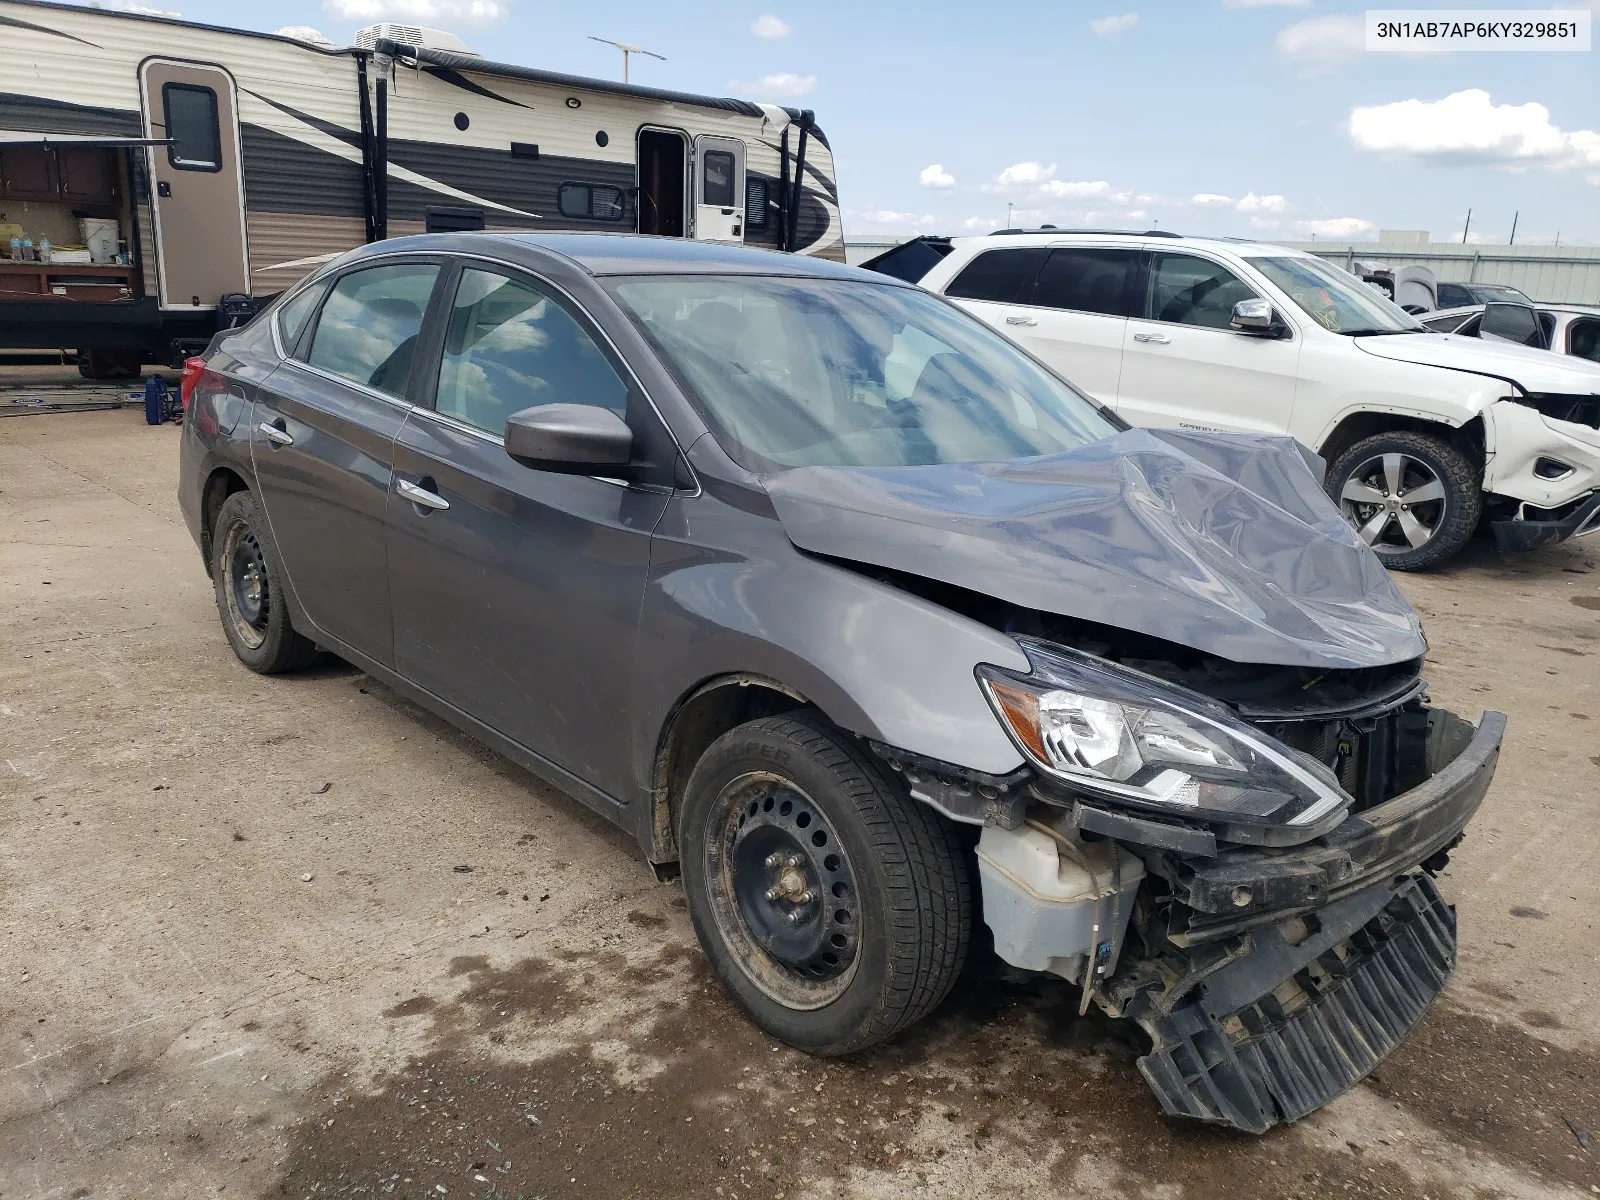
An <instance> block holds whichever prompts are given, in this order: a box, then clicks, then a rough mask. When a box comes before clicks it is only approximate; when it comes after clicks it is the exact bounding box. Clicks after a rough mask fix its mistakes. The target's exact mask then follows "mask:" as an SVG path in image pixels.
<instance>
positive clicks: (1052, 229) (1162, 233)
mask: <svg viewBox="0 0 1600 1200" xmlns="http://www.w3.org/2000/svg"><path fill="white" fill-rule="evenodd" d="M1017 233H1120V234H1123V235H1124V236H1126V237H1161V238H1181V237H1183V236H1184V235H1183V234H1181V233H1173V232H1172V230H1170V229H1060V228H1057V227H1056V226H1054V225H1040V226H1039V227H1038V228H1036V229H996V230H995V231H994V232H993V233H991V234H990V235H989V236H990V237H1004V236H1006V235H1007V234H1017Z"/></svg>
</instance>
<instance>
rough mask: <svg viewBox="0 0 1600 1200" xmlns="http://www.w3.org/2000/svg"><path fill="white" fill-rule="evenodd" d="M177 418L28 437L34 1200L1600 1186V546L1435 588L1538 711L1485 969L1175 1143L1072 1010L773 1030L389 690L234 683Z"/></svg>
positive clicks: (1478, 705) (12, 817) (645, 908)
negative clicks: (865, 1029) (850, 1029)
mask: <svg viewBox="0 0 1600 1200" xmlns="http://www.w3.org/2000/svg"><path fill="white" fill-rule="evenodd" d="M178 436H179V431H178V430H177V429H175V428H173V427H170V426H167V427H161V428H155V429H152V428H148V427H146V426H145V425H144V424H143V420H142V414H141V413H138V412H136V411H123V412H99V413H78V414H70V415H62V416H29V417H14V418H8V419H5V420H0V760H3V761H0V799H3V808H0V1045H3V1053H0V1197H4V1198H6V1200H11V1198H14V1197H73V1198H76V1197H89V1196H96V1197H100V1196H129V1197H131V1196H172V1197H198V1196H203V1195H212V1196H217V1195H226V1196H237V1195H245V1196H292V1197H327V1196H389V1195H393V1196H396V1197H400V1196H410V1197H424V1196H427V1197H435V1198H437V1197H441V1196H477V1197H485V1196H495V1197H505V1198H512V1197H523V1198H525V1200H535V1198H536V1197H544V1198H547V1200H555V1198H556V1197H573V1196H599V1197H612V1196H618V1197H624V1196H630V1197H631V1196H637V1197H676V1196H684V1197H690V1196H693V1197H707V1196H712V1197H723V1198H725V1200H735V1198H738V1197H765V1198H768V1200H780V1198H782V1200H822V1198H830V1197H846V1196H851V1197H854V1196H862V1197H891V1196H892V1197H899V1196H944V1197H979V1196H991V1195H994V1196H998V1195H1008V1196H1010V1195H1028V1196H1063V1197H1065V1196H1083V1197H1111V1198H1121V1197H1128V1198H1133V1197H1138V1198H1143V1200H1198V1198H1202V1197H1221V1196H1229V1197H1240V1198H1251V1197H1259V1198H1261V1200H1268V1198H1271V1200H1278V1198H1281V1197H1291V1196H1302V1197H1322V1196H1341V1197H1344V1196H1358V1197H1367V1196H1396V1197H1413V1198H1415V1197H1424V1196H1425V1197H1430V1198H1432V1200H1444V1198H1446V1197H1464V1198H1465V1197H1471V1198H1475V1200H1482V1198H1487V1197H1547V1196H1573V1195H1590V1194H1593V1193H1597V1192H1600V1169H1597V1162H1596V1160H1597V1158H1600V1008H1597V1005H1596V1003H1595V1002H1596V999H1597V997H1596V984H1597V981H1600V963H1597V958H1596V952H1595V940H1594V939H1595V934H1596V930H1595V924H1596V914H1597V913H1600V905H1597V900H1600V897H1597V894H1596V893H1597V884H1596V879H1597V872H1596V853H1597V847H1600V837H1597V835H1600V803H1597V801H1600V637H1597V635H1600V570H1597V569H1596V563H1597V560H1600V538H1597V539H1595V540H1594V541H1593V542H1590V543H1589V544H1587V545H1585V544H1584V543H1577V544H1571V545H1568V546H1564V547H1559V548H1555V549H1550V550H1546V551H1543V552H1541V553H1539V554H1537V555H1534V556H1531V557H1528V558H1526V559H1523V560H1520V561H1518V562H1516V563H1514V564H1511V565H1506V564H1502V563H1501V562H1500V561H1498V560H1497V559H1496V558H1495V557H1494V556H1493V555H1492V553H1490V552H1489V551H1488V550H1487V549H1486V548H1483V547H1479V548H1475V549H1474V550H1473V551H1472V552H1471V553H1469V554H1468V555H1467V556H1466V558H1465V560H1464V561H1462V562H1461V563H1459V564H1458V565H1456V566H1454V567H1452V568H1450V569H1448V570H1444V571H1441V572H1438V573H1436V574H1433V575H1429V576H1426V577H1408V578H1403V579H1402V580H1401V585H1402V587H1403V588H1404V589H1405V591H1406V593H1407V594H1408V595H1409V596H1410V597H1411V599H1412V601H1413V603H1415V604H1416V606H1417V607H1418V609H1419V610H1420V611H1421V613H1422V614H1423V617H1424V619H1425V621H1426V623H1427V629H1428V633H1429V636H1430V639H1431V644H1432V651H1431V654H1430V663H1431V666H1430V668H1429V671H1430V675H1431V678H1432V680H1433V694H1434V698H1435V701H1436V702H1437V703H1440V704H1443V705H1445V706H1448V707H1451V708H1454V709H1456V710H1457V711H1460V712H1464V713H1467V714H1469V715H1472V716H1476V715H1477V713H1478V712H1479V711H1481V710H1482V709H1483V708H1485V707H1495V708H1499V709H1503V710H1505V711H1506V712H1508V713H1509V714H1510V716H1511V727H1510V734H1509V740H1508V742H1507V744H1506V747H1505V753H1504V756H1503V757H1502V759H1501V763H1500V773H1499V778H1498V780H1497V781H1496V784H1495V787H1494V789H1493V791H1492V792H1491V793H1490V796H1489V799H1488V801H1487V803H1486V804H1485V806H1484V809H1483V811H1482V812H1481V814H1480V815H1479V817H1478V819H1477V821H1476V822H1475V824H1474V825H1473V826H1472V828H1471V830H1470V831H1469V837H1468V840H1467V842H1466V843H1465V845H1464V846H1463V847H1462V848H1461V849H1460V850H1459V851H1458V852H1457V854H1456V856H1455V859H1454V862H1453V863H1452V865H1451V867H1450V869H1449V870H1448V872H1447V873H1446V874H1445V876H1444V888H1445V891H1446V893H1447V895H1448V896H1449V897H1450V898H1451V899H1452V900H1453V901H1454V902H1455V903H1456V904H1457V905H1458V906H1459V911H1460V927H1461V938H1462V948H1461V963H1460V968H1459V970H1458V972H1457V975H1456V977H1455V980H1454V981H1453V983H1452V984H1451V986H1450V988H1449V989H1448V991H1447V992H1446V994H1445V997H1444V998H1443V1000H1442V1001H1441V1002H1440V1004H1439V1005H1438V1006H1437V1007H1436V1008H1435V1009H1434V1011H1433V1012H1432V1013H1431V1014H1430V1015H1429V1016H1428V1017H1427V1018H1426V1020H1425V1022H1424V1024H1423V1025H1422V1027H1421V1028H1420V1029H1419V1030H1418V1031H1417V1033H1416V1034H1415V1035H1414V1036H1413V1037H1412V1038H1411V1039H1410V1040H1409V1041H1408V1042H1407V1043H1406V1044H1405V1045H1404V1046H1403V1047H1402V1048H1401V1049H1400V1050H1399V1051H1398V1052H1396V1053H1395V1054H1394V1055H1393V1056H1392V1057H1391V1059H1390V1060H1388V1061H1387V1062H1386V1063H1384V1064H1383V1066H1382V1067H1381V1068H1380V1069H1379V1071H1378V1072H1377V1074H1376V1075H1374V1076H1373V1077H1372V1078H1371V1079H1370V1080H1369V1081H1368V1082H1367V1083H1366V1084H1364V1085H1362V1086H1360V1087H1358V1088H1356V1089H1355V1090H1354V1091H1352V1092H1351V1093H1349V1094H1348V1095H1346V1096H1344V1097H1342V1098H1341V1099H1339V1100H1338V1101H1336V1102H1335V1103H1334V1104H1332V1105H1330V1106H1329V1107H1328V1108H1326V1109H1324V1110H1323V1111H1321V1112H1319V1113H1317V1114H1315V1115H1314V1116H1313V1117H1311V1118H1309V1119H1308V1120H1306V1121H1304V1122H1301V1123H1300V1124H1299V1125H1296V1126H1293V1127H1290V1128H1286V1129H1279V1130H1276V1131H1274V1132H1273V1133H1272V1134H1270V1135H1268V1136H1266V1137H1262V1138H1249V1137H1245V1136H1238V1135H1232V1134H1229V1133H1227V1132H1219V1131H1215V1130H1211V1129H1206V1128H1199V1127H1195V1126H1191V1125H1183V1124H1178V1123H1174V1122H1170V1121H1167V1120H1165V1119H1163V1118H1162V1117H1161V1116H1160V1115H1159V1112H1158V1110H1157V1106H1156V1104H1155V1101H1154V1099H1153V1098H1152V1097H1151V1095H1150V1094H1149V1092H1148V1091H1147V1089H1146V1088H1145V1086H1144V1084H1143V1082H1142V1080H1141V1079H1140V1078H1139V1076H1138V1074H1137V1071H1136V1070H1135V1068H1134V1065H1133V1061H1134V1058H1135V1057H1136V1056H1137V1054H1138V1053H1139V1048H1138V1045H1137V1042H1136V1041H1135V1040H1134V1038H1133V1036H1132V1035H1131V1034H1130V1033H1129V1032H1128V1031H1127V1030H1124V1029H1122V1028H1119V1027H1118V1026H1117V1025H1115V1024H1114V1023H1112V1022H1108V1021H1103V1020H1099V1019H1096V1018H1094V1017H1090V1018H1086V1019H1082V1020H1080V1019H1076V1018H1075V1017H1073V1016H1072V1015H1071V1014H1072V1012H1074V1011H1075V1007H1076V1004H1075V1002H1076V995H1075V993H1074V992H1073V991H1072V989H1070V988H1066V987H1064V986H1051V985H1049V984H1034V985H1029V986H1018V985H1010V984H998V983H995V982H993V981H985V980H981V979H969V980H965V981H963V983H962V984H961V985H960V986H959V987H958V989H957V991H956V993H955V994H954V995H953V996H952V997H951V999H950V1000H949V1002H948V1003H946V1004H945V1005H944V1007H943V1008H942V1009H941V1010H940V1011H939V1012H938V1013H936V1014H935V1015H934V1016H933V1017H932V1018H931V1019H930V1020H928V1021H927V1022H926V1023H924V1024H923V1025H922V1026H920V1027H919V1028H917V1029H916V1030H914V1031H912V1032H911V1033H910V1034H909V1035H908V1036H905V1037H903V1038H901V1039H900V1040H898V1041H896V1042H895V1043H893V1044H891V1045H889V1046H887V1047H885V1048H883V1049H880V1050H878V1051H877V1052H874V1053H871V1054H867V1055H865V1056H863V1057H861V1058H859V1059H856V1060H852V1061H848V1062H820V1061H816V1060H810V1059H807V1058H806V1057H804V1056H802V1055H799V1054H796V1053H794V1052H792V1051H790V1050H788V1049H786V1048H782V1047H779V1046H776V1045H775V1044H774V1043H772V1042H771V1041H769V1040H768V1039H767V1038H765V1037H764V1036H762V1035H761V1034H760V1033H758V1032H757V1031H756V1030H755V1029H754V1028H753V1027H752V1026H750V1025H749V1024H747V1023H746V1022H745V1021H744V1020H743V1019H742V1018H741V1017H740V1016H739V1015H738V1013H737V1012H736V1011H735V1010H734V1009H733V1008H732V1006H731V1005H730V1004H729V1003H728V1001H727V1000H725V999H724V997H723V995H722V994H721V992H720V991H719V989H718V988H717V986H716V985H715V983H714V982H713V981H712V979H711V978H710V976H709V973H708V971H707V969H706V967H705V964H704V961H703V959H702V957H701V954H700V952H699V950H698V948H697V947H696V945H695V942H694V937H693V933H692V932H691V930H690V926H689V921H688V918H687V915H686V913H685V911H684V903H683V899H682V896H681V894H680V892H679V890H678V888H677V886H676V885H675V884H665V885H664V884H658V883H656V882H655V879H654V877H653V875H652V874H651V872H650V870H649V868H648V867H647V866H646V864H645V863H644V862H643V860H642V859H641V858H640V856H639V854H638V851H637V848H636V847H635V846H634V845H633V844H632V843H631V841H630V840H629V839H628V838H627V837H625V836H624V835H622V834H621V833H619V832H617V831H615V830H613V829H611V828H610V827H609V826H606V825H605V824H603V823H602V822H601V821H600V820H599V819H598V818H596V817H593V816H591V815H590V814H589V813H588V812H587V811H586V810H584V809H583V808H581V807H580V806H579V805H578V804H576V803H574V802H572V801H570V800H567V799H565V798H564V797H562V796H559V795H556V794H554V793H552V792H550V791H549V790H547V789H546V788H544V787H543V786H541V785H540V784H539V783H537V782H536V781H535V780H533V779H532V778H530V777H529V776H528V775H527V774H525V773H524V772H522V771H521V770H519V769H518V768H516V767H515V766H513V765H512V764H510V763H509V762H507V761H505V760H503V759H500V758H498V757H496V756H495V755H494V754H492V753H490V752H488V751H486V750H484V749H482V748H480V747H478V746H476V745H474V744H473V743H471V742H469V741H468V740H467V739H465V738H464V737H462V736H461V735H459V734H457V733H455V732H454V731H453V730H451V729H450V728H448V727H446V726H445V725H443V724H441V723H440V722H438V721H436V720H434V719H433V718H431V717H429V716H427V715H425V714H423V713H422V712H420V711H419V710H417V709H416V708H414V707H412V706H411V705H409V704H407V703H405V702H403V701H401V700H400V699H398V698H397V697H395V696H394V695H392V694H391V693H389V692H388V691H387V690H386V689H384V688H383V687H381V686H379V685H378V684H376V683H375V682H373V681H372V680H370V679H368V678H367V677H365V676H363V675H361V674H360V673H359V672H357V671H354V670H352V669H350V668H347V667H342V666H332V667H325V668H320V669H318V670H316V671H313V672H311V673H309V674H304V675H299V676H294V677H284V678H275V679H262V678H258V677H256V676H253V675H251V674H249V673H248V672H247V671H245V670H244V668H243V667H241V666H240V665H239V664H238V663H237V662H236V661H235V659H234V658H233V656H232V654H231V653H230V652H229V650H228V647H227V643H226V642H225V640H224V638H223V635H222V632H221V629H220V627H219V626H218V623H217V618H216V613H215V609H214V608H213V603H212V594H211V589H210V586H209V584H208V581H207V580H206V577H205V573H204V571H203V569H202V567H201V563H200V559H199V556H198V554H197V553H196V551H195V549H194V546H193V545H192V543H191V542H190V539H189V535H188V533H187V532H186V530H185V529H184V527H183V524H182V520H181V518H180V517H179V515H178V512H177V509H176V503H175V500H174V488H175V473H176V466H177V442H178ZM1590 1130H1594V1131H1596V1135H1595V1139H1594V1140H1591V1137H1590V1133H1589V1131H1590Z"/></svg>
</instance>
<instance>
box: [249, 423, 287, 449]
mask: <svg viewBox="0 0 1600 1200" xmlns="http://www.w3.org/2000/svg"><path fill="white" fill-rule="evenodd" d="M256 428H257V429H259V430H260V431H261V436H262V437H264V438H266V439H267V441H269V442H271V443H272V444H273V445H274V446H292V445H294V439H293V438H292V437H290V436H289V431H288V430H287V429H285V428H284V427H283V418H281V417H280V418H279V419H278V420H277V421H263V422H261V424H259V425H257V426H256Z"/></svg>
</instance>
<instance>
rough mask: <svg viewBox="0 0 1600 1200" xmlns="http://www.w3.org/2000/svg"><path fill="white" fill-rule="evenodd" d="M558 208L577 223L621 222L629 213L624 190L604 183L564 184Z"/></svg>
mask: <svg viewBox="0 0 1600 1200" xmlns="http://www.w3.org/2000/svg"><path fill="white" fill-rule="evenodd" d="M556 207H557V208H559V209H560V210H561V215H562V216H563V217H571V218H573V219H574V220H576V221H620V220H622V218H623V216H624V215H625V214H626V212H627V202H626V199H625V198H624V196H623V194H622V189H621V188H615V187H609V186H607V185H606V184H603V183H563V184H562V185H561V188H560V190H559V191H558V192H557V193H556Z"/></svg>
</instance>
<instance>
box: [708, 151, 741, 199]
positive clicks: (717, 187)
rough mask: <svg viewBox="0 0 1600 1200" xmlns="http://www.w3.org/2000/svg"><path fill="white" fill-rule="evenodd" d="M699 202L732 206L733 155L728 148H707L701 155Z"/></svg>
mask: <svg viewBox="0 0 1600 1200" xmlns="http://www.w3.org/2000/svg"><path fill="white" fill-rule="evenodd" d="M702 157H703V159H704V165H703V167H702V179H703V180H704V184H703V186H702V187H701V189H700V203H701V204H710V205H715V206H716V207H717V208H732V207H733V176H734V157H733V154H732V152H731V151H728V150H707V151H706V152H705V154H704V155H703V156H702Z"/></svg>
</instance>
